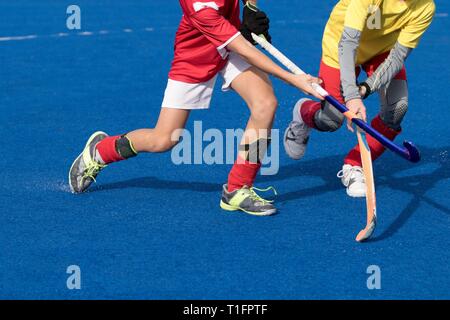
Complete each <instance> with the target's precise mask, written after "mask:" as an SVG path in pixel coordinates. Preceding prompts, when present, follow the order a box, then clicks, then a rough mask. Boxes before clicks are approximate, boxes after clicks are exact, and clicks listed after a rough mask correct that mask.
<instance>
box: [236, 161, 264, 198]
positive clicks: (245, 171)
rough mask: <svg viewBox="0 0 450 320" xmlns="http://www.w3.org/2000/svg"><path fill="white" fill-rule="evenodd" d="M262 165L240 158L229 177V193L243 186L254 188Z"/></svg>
mask: <svg viewBox="0 0 450 320" xmlns="http://www.w3.org/2000/svg"><path fill="white" fill-rule="evenodd" d="M260 168H261V163H251V162H248V161H245V160H244V159H242V158H240V157H238V159H237V160H236V162H235V163H234V165H233V168H231V171H230V174H229V175H228V192H233V191H234V190H237V189H240V188H242V187H243V186H248V187H252V186H253V182H254V181H255V178H256V174H257V173H258V170H259V169H260Z"/></svg>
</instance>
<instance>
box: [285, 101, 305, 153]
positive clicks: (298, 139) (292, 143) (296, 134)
mask: <svg viewBox="0 0 450 320" xmlns="http://www.w3.org/2000/svg"><path fill="white" fill-rule="evenodd" d="M306 101H310V99H306V98H304V99H300V100H299V101H298V102H297V103H296V104H295V107H294V110H293V112H292V114H293V116H292V121H291V123H290V124H289V126H288V127H287V128H286V131H285V132H284V139H283V143H284V150H286V153H287V155H288V156H289V157H290V158H292V159H294V160H299V159H301V158H302V157H303V156H304V155H305V151H306V145H307V144H308V141H309V133H310V132H311V128H310V127H308V126H307V125H306V124H305V123H304V122H303V119H302V117H301V116H300V107H301V106H302V104H303V103H304V102H306Z"/></svg>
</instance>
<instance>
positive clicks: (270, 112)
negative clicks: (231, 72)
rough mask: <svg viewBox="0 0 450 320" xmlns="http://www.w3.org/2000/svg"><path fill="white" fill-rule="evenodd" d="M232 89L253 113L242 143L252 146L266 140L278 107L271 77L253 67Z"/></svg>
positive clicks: (240, 76)
mask: <svg viewBox="0 0 450 320" xmlns="http://www.w3.org/2000/svg"><path fill="white" fill-rule="evenodd" d="M232 88H233V89H234V90H235V91H236V92H237V93H238V94H239V95H240V96H241V97H242V99H244V101H245V102H246V103H247V105H248V108H249V109H250V112H251V115H250V119H249V120H248V122H247V127H246V129H245V132H244V136H243V138H242V142H241V143H242V144H251V143H252V142H255V141H256V140H258V139H261V138H264V139H266V138H267V136H268V135H269V134H270V129H271V128H272V124H273V121H274V118H275V112H276V110H277V105H278V103H277V99H276V97H275V94H274V92H273V88H272V84H271V82H270V79H269V77H268V76H267V75H266V74H265V73H264V72H262V71H260V70H259V69H257V68H255V67H251V68H249V69H247V70H246V71H244V72H243V73H242V74H240V75H239V76H238V77H237V78H236V79H235V80H234V81H233V83H232ZM239 155H240V157H241V158H243V159H245V158H246V157H247V154H246V152H244V151H240V152H239Z"/></svg>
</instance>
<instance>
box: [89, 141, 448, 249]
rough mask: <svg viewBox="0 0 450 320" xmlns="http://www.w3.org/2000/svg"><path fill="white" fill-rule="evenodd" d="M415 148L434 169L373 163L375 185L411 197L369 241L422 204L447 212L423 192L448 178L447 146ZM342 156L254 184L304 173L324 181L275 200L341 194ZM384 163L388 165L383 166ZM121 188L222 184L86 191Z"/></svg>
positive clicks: (177, 185) (197, 187) (196, 186)
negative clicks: (425, 170)
mask: <svg viewBox="0 0 450 320" xmlns="http://www.w3.org/2000/svg"><path fill="white" fill-rule="evenodd" d="M419 149H420V150H421V153H422V160H421V162H420V163H419V164H418V165H419V166H421V165H427V164H437V168H436V169H434V170H433V171H432V172H431V173H426V174H418V175H406V176H402V173H404V172H406V171H407V170H411V169H414V166H416V165H413V164H411V163H409V162H407V161H403V160H401V159H398V158H397V157H396V156H394V155H392V154H386V155H385V156H384V157H386V158H387V157H390V159H386V158H385V159H384V160H383V159H381V161H377V162H376V163H375V168H374V171H375V175H376V186H377V188H381V187H388V188H390V189H393V190H398V191H401V192H404V193H405V194H406V195H405V197H408V196H409V197H412V198H411V200H410V201H409V202H408V204H407V205H406V207H405V208H403V209H402V211H401V212H400V214H399V215H398V216H397V217H396V218H395V220H394V221H393V222H392V223H391V224H390V225H389V226H388V227H387V228H386V229H384V230H383V231H382V233H381V234H380V235H378V236H376V237H374V238H373V239H372V240H371V241H380V240H383V239H386V238H389V237H391V236H392V235H394V234H395V233H396V232H397V231H398V230H399V229H401V227H402V226H403V225H404V224H405V223H406V222H407V221H408V219H409V218H410V217H411V216H412V215H413V214H414V213H415V212H416V210H417V209H418V208H419V206H420V205H421V204H423V203H426V204H428V205H430V206H432V207H434V208H435V209H436V210H438V211H440V212H443V213H444V214H448V215H450V208H448V207H447V206H445V205H443V204H439V203H437V202H436V201H435V200H433V199H432V198H431V197H429V196H427V195H426V193H427V191H428V190H430V189H432V188H433V187H434V186H435V185H436V184H437V183H439V182H440V181H442V180H445V179H449V178H450V154H449V153H450V147H440V148H429V147H425V146H420V147H419ZM343 158H344V156H343V155H334V156H329V157H324V158H320V159H311V160H307V161H299V162H296V163H292V164H288V165H285V166H282V167H280V170H279V172H278V174H277V175H274V176H259V177H258V183H261V182H266V183H273V182H274V181H283V180H287V179H292V178H293V177H299V178H301V177H306V176H312V177H320V178H322V180H323V181H324V184H322V185H320V186H314V187H312V188H305V189H301V190H298V191H291V192H287V193H284V194H280V195H278V196H277V202H280V203H283V202H288V201H294V200H297V199H300V198H307V197H313V196H315V195H317V194H318V193H326V192H335V191H338V190H342V196H343V197H345V196H346V195H345V192H344V189H343V187H342V185H341V183H340V181H339V179H337V178H336V172H337V170H339V169H340V165H341V163H342V159H343ZM387 163H388V164H389V165H387ZM124 188H149V189H167V190H171V191H172V190H191V191H198V192H218V191H219V190H221V188H222V185H221V184H220V183H209V182H198V181H197V182H196V181H185V180H178V181H173V180H162V179H159V178H156V177H142V178H136V179H130V180H124V181H119V182H115V183H109V184H104V185H101V186H95V187H94V188H92V189H91V191H90V192H99V191H106V190H112V189H124Z"/></svg>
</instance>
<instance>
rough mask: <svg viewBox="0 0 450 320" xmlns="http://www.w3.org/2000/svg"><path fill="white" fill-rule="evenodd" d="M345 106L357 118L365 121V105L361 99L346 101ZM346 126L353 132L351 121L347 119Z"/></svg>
mask: <svg viewBox="0 0 450 320" xmlns="http://www.w3.org/2000/svg"><path fill="white" fill-rule="evenodd" d="M346 105H347V108H348V109H349V110H350V111H351V112H353V113H354V114H355V115H356V116H357V117H358V118H360V119H362V120H364V121H366V107H365V106H364V103H363V102H362V100H361V99H353V100H350V101H348V102H347V103H346ZM347 128H348V130H350V131H351V132H354V130H353V127H352V122H351V121H350V120H348V119H347Z"/></svg>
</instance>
